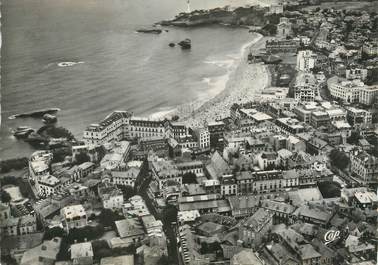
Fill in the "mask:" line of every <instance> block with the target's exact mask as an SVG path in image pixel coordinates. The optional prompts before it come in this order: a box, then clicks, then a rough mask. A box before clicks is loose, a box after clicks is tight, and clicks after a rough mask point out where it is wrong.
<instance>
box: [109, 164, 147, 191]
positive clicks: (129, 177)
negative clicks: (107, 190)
mask: <svg viewBox="0 0 378 265" xmlns="http://www.w3.org/2000/svg"><path fill="white" fill-rule="evenodd" d="M139 174H140V169H139V168H136V167H131V168H128V169H126V170H122V171H112V172H111V175H112V182H113V183H114V184H116V185H122V186H131V187H134V185H135V181H136V180H137V178H138V176H139Z"/></svg>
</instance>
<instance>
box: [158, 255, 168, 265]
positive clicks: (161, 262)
mask: <svg viewBox="0 0 378 265" xmlns="http://www.w3.org/2000/svg"><path fill="white" fill-rule="evenodd" d="M156 264H157V265H167V264H169V259H168V257H167V256H166V255H163V256H161V257H160V259H159V260H158V262H157V263H156Z"/></svg>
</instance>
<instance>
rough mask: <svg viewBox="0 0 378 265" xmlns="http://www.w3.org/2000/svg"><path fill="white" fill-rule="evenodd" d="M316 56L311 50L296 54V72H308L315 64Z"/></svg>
mask: <svg viewBox="0 0 378 265" xmlns="http://www.w3.org/2000/svg"><path fill="white" fill-rule="evenodd" d="M316 58H317V55H316V54H315V53H314V52H313V51H311V50H300V51H298V54H297V70H298V71H303V72H310V71H311V70H312V69H313V68H314V67H315V64H316Z"/></svg>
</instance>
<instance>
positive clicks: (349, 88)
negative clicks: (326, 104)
mask: <svg viewBox="0 0 378 265" xmlns="http://www.w3.org/2000/svg"><path fill="white" fill-rule="evenodd" d="M327 85H328V89H329V92H330V94H331V96H332V97H334V98H337V99H341V100H342V101H343V102H345V103H362V104H365V105H371V104H373V103H374V102H375V101H376V99H377V97H378V86H377V85H374V86H367V85H365V84H364V83H363V82H362V81H361V80H359V79H356V80H352V81H351V80H346V79H344V78H340V77H337V76H334V77H332V78H330V79H328V81H327Z"/></svg>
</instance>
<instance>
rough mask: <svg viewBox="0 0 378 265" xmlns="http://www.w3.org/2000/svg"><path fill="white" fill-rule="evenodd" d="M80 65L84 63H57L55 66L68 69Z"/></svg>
mask: <svg viewBox="0 0 378 265" xmlns="http://www.w3.org/2000/svg"><path fill="white" fill-rule="evenodd" d="M82 63H84V62H81V61H79V62H59V63H57V65H58V66H59V67H70V66H74V65H76V64H82Z"/></svg>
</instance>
